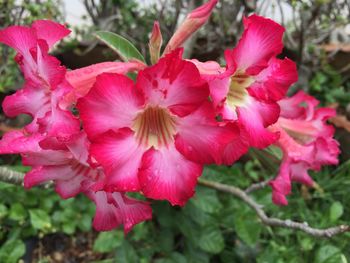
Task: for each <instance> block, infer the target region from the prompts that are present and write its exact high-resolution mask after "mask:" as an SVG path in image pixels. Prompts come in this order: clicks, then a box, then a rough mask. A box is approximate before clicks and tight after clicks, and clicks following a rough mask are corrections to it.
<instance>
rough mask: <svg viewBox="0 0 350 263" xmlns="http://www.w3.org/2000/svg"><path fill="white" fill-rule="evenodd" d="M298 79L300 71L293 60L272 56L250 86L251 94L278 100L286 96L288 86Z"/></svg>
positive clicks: (256, 96)
mask: <svg viewBox="0 0 350 263" xmlns="http://www.w3.org/2000/svg"><path fill="white" fill-rule="evenodd" d="M297 80H298V72H297V68H296V65H295V63H294V62H293V61H291V60H289V59H288V58H285V59H284V60H280V59H275V58H272V59H271V60H270V61H269V65H268V67H267V68H266V69H264V70H263V71H261V72H260V73H259V75H258V76H257V77H256V80H255V82H254V83H253V84H252V85H251V86H250V87H249V94H251V95H252V96H254V97H255V98H258V99H261V100H270V101H277V100H280V99H282V98H284V96H285V95H286V93H287V91H288V88H289V87H290V86H291V85H292V84H293V83H294V82H296V81H297Z"/></svg>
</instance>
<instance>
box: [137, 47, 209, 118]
mask: <svg viewBox="0 0 350 263" xmlns="http://www.w3.org/2000/svg"><path fill="white" fill-rule="evenodd" d="M181 52H182V51H181V50H176V51H174V52H172V53H171V54H169V55H167V56H165V57H164V58H162V59H160V60H159V62H158V63H157V64H155V65H154V66H151V67H148V68H146V69H144V70H143V71H140V73H139V75H138V77H137V84H136V88H137V89H138V90H140V91H142V92H143V93H144V94H145V98H146V102H147V103H148V104H151V105H158V106H161V107H165V108H169V109H170V111H171V112H172V113H174V114H176V115H178V116H181V117H182V116H185V115H188V114H190V113H191V112H193V111H194V110H196V109H197V108H198V107H199V106H200V105H201V104H202V103H203V102H204V101H206V100H207V98H208V96H209V89H208V85H207V83H206V82H205V81H204V80H203V79H201V77H200V75H199V72H198V70H197V68H196V66H195V65H193V63H191V62H188V61H185V60H182V59H181Z"/></svg>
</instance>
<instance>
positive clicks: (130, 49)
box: [95, 31, 145, 63]
mask: <svg viewBox="0 0 350 263" xmlns="http://www.w3.org/2000/svg"><path fill="white" fill-rule="evenodd" d="M95 36H96V37H97V38H98V39H99V40H101V41H102V42H104V43H105V44H106V45H107V46H109V47H110V48H111V49H113V50H114V51H115V52H116V53H117V54H118V55H119V56H120V58H121V59H122V60H124V61H129V60H131V59H138V60H140V61H142V62H144V63H145V58H144V57H143V56H142V54H141V53H140V51H138V50H137V48H136V47H135V46H134V45H133V44H132V43H131V42H130V41H129V40H127V39H126V38H124V37H122V36H120V35H118V34H115V33H112V32H107V31H98V32H96V33H95Z"/></svg>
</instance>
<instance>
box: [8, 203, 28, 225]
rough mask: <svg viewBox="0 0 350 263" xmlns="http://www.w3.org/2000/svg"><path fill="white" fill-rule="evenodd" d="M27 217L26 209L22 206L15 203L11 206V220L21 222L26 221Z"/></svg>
mask: <svg viewBox="0 0 350 263" xmlns="http://www.w3.org/2000/svg"><path fill="white" fill-rule="evenodd" d="M26 215H27V213H26V210H25V209H24V207H23V205H22V204H20V203H14V204H13V205H11V208H10V214H9V218H10V219H13V220H16V221H21V220H24V219H25V217H26Z"/></svg>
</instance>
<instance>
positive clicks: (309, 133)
mask: <svg viewBox="0 0 350 263" xmlns="http://www.w3.org/2000/svg"><path fill="white" fill-rule="evenodd" d="M278 124H279V125H280V126H281V127H282V128H283V129H284V130H285V131H286V132H287V134H288V135H289V136H290V137H292V138H293V139H294V140H295V141H297V142H298V143H300V144H308V143H310V142H311V141H313V140H314V138H315V137H316V136H317V134H318V132H319V131H318V129H317V127H315V126H314V125H313V124H312V123H311V122H309V121H306V120H297V119H293V120H290V119H286V118H283V117H280V118H279V119H278Z"/></svg>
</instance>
